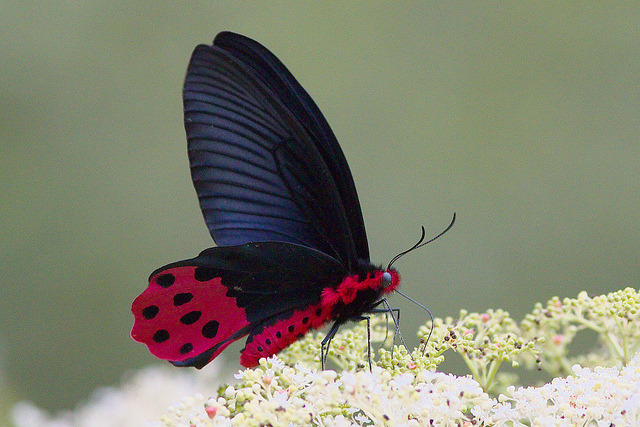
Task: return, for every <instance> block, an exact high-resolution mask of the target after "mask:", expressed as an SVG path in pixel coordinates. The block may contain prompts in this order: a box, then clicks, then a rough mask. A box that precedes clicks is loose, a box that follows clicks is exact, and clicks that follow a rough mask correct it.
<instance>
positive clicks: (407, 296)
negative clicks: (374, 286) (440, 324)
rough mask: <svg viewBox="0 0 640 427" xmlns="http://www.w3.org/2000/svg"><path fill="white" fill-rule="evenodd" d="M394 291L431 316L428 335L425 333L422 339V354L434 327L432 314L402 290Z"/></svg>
mask: <svg viewBox="0 0 640 427" xmlns="http://www.w3.org/2000/svg"><path fill="white" fill-rule="evenodd" d="M396 292H397V293H399V294H400V295H402V296H403V297H405V298H406V299H408V300H409V301H411V302H412V303H414V304H415V305H417V306H418V307H420V308H422V309H424V310H425V311H426V312H427V313H429V317H430V318H431V329H430V330H429V335H427V339H426V340H425V341H424V348H423V349H422V355H423V356H424V352H425V350H426V349H427V343H428V342H429V340H430V339H431V334H433V328H434V327H435V321H434V320H433V314H431V310H429V309H428V308H427V307H425V306H424V305H422V304H420V303H419V302H418V301H416V300H414V299H413V298H411V297H410V296H409V295H405V294H403V293H402V292H400V291H399V290H397V289H396Z"/></svg>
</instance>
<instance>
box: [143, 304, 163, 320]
mask: <svg viewBox="0 0 640 427" xmlns="http://www.w3.org/2000/svg"><path fill="white" fill-rule="evenodd" d="M159 311H160V308H158V306H157V305H150V306H148V307H145V308H143V309H142V317H144V318H145V319H147V320H151V319H153V318H154V317H156V315H157V314H158V312H159Z"/></svg>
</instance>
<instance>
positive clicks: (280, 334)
mask: <svg viewBox="0 0 640 427" xmlns="http://www.w3.org/2000/svg"><path fill="white" fill-rule="evenodd" d="M331 314H332V313H331V311H330V310H324V309H323V308H322V306H321V304H320V303H318V304H314V305H311V306H309V307H306V308H304V309H301V310H294V311H293V312H289V313H286V314H284V315H281V316H277V317H276V318H275V319H274V322H273V323H268V324H267V325H266V326H264V328H263V329H262V331H261V332H255V331H254V332H253V333H252V334H251V335H250V338H249V339H248V340H247V344H246V346H245V348H244V350H242V355H241V356H240V364H241V365H242V366H246V367H248V368H250V367H253V366H256V365H258V362H259V361H260V358H262V357H269V356H272V355H274V354H277V353H279V352H280V351H281V350H282V349H284V348H286V347H287V346H288V345H290V344H291V343H293V342H295V341H297V340H299V339H300V338H302V337H303V336H304V334H305V333H307V332H308V331H309V330H310V329H318V328H320V327H322V326H323V325H324V324H325V323H326V322H327V321H328V320H330V319H331Z"/></svg>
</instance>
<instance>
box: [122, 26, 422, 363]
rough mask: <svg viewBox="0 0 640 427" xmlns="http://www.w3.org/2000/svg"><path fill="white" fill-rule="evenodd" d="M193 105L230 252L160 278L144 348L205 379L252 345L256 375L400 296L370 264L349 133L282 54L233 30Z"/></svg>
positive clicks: (222, 245) (136, 308)
mask: <svg viewBox="0 0 640 427" xmlns="http://www.w3.org/2000/svg"><path fill="white" fill-rule="evenodd" d="M183 100H184V120H185V129H186V135H187V142H188V154H189V162H190V167H191V176H192V179H193V184H194V186H195V189H196V192H197V195H198V199H199V202H200V207H201V210H202V213H203V215H204V219H205V221H206V224H207V227H208V229H209V231H210V233H211V236H212V237H213V240H214V241H215V242H216V244H217V245H218V246H216V247H213V248H210V249H207V250H205V251H203V252H202V253H200V255H198V256H197V257H195V258H192V259H188V260H184V261H178V262H174V263H172V264H169V265H166V266H164V267H162V268H160V269H158V270H156V271H154V272H153V273H152V274H151V276H150V278H149V286H148V288H147V289H146V290H145V291H144V292H142V294H140V295H139V296H138V297H137V298H136V299H135V301H134V302H133V304H132V307H131V310H132V312H133V315H134V317H135V322H134V325H133V329H132V331H131V336H132V337H133V339H134V340H136V341H139V342H141V343H144V344H146V345H147V346H148V348H149V350H150V352H151V353H152V354H154V355H155V356H157V357H159V358H161V359H166V360H168V361H170V362H171V363H172V364H174V365H176V366H195V367H196V368H202V367H203V366H205V365H206V364H207V363H209V362H210V361H211V360H213V359H214V358H215V357H217V356H218V355H219V354H220V353H221V352H222V351H223V350H224V349H225V348H226V347H227V346H228V345H229V344H230V343H232V342H233V341H236V340H238V339H240V338H242V337H244V336H247V340H246V345H245V348H244V349H243V350H242V351H241V356H240V363H241V364H242V365H243V366H246V367H252V366H256V365H257V364H258V361H259V360H260V358H262V357H268V356H271V355H274V354H276V353H278V352H279V351H281V350H282V349H284V348H285V347H287V346H288V345H289V344H291V343H293V342H294V341H296V340H298V339H299V338H300V337H302V336H303V335H304V334H305V333H307V332H308V331H309V330H311V329H317V328H320V327H322V326H323V325H325V324H327V323H328V322H334V323H333V324H334V326H335V328H332V330H334V329H337V326H339V325H341V324H342V323H344V322H346V321H348V320H354V319H359V318H360V316H361V315H362V314H363V313H365V312H368V311H370V310H371V309H373V308H374V307H375V306H376V305H378V304H379V302H380V301H381V298H383V297H384V296H385V295H387V294H389V293H391V292H393V291H394V290H396V289H397V287H398V285H399V284H400V276H399V275H398V272H397V271H396V270H395V269H393V268H391V267H390V266H389V267H388V268H382V267H380V266H376V265H373V264H372V263H371V261H370V259H369V246H368V242H367V235H366V231H365V227H364V221H363V218H362V212H361V209H360V203H359V201H358V195H357V193H356V188H355V185H354V181H353V178H352V175H351V172H350V170H349V166H348V165H347V161H346V159H345V156H344V154H343V152H342V150H341V149H340V146H339V145H338V141H337V140H336V137H335V135H334V134H333V132H332V130H331V128H330V127H329V124H328V123H327V121H326V119H325V118H324V116H323V115H322V113H321V112H320V110H319V109H318V107H317V106H316V104H315V103H314V101H313V100H312V99H311V97H310V96H309V95H308V94H307V92H306V91H305V90H304V89H303V88H302V86H300V84H299V83H298V82H297V80H296V79H295V78H294V77H293V75H292V74H291V73H290V72H289V71H288V70H287V68H285V66H284V65H283V64H282V63H281V62H280V60H279V59H278V58H276V56H275V55H273V54H272V53H271V52H270V51H269V50H267V49H266V48H265V47H263V46H262V45H260V44H259V43H257V42H256V41H254V40H251V39H249V38H247V37H244V36H242V35H239V34H234V33H231V32H222V33H220V34H218V35H217V36H216V37H215V40H214V42H213V45H211V46H209V45H200V46H197V47H196V49H195V50H194V52H193V55H192V57H191V61H190V63H189V66H188V70H187V75H186V79H185V83H184V91H183ZM423 237H424V229H423Z"/></svg>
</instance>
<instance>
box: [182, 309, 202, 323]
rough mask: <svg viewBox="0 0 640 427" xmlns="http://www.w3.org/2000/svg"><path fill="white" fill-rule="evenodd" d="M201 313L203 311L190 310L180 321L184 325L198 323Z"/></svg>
mask: <svg viewBox="0 0 640 427" xmlns="http://www.w3.org/2000/svg"><path fill="white" fill-rule="evenodd" d="M201 315H202V312H201V311H190V312H188V313H187V314H185V315H184V316H182V317H181V318H180V323H182V324H183V325H191V324H192V323H196V322H197V321H198V319H199V318H200V316H201Z"/></svg>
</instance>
